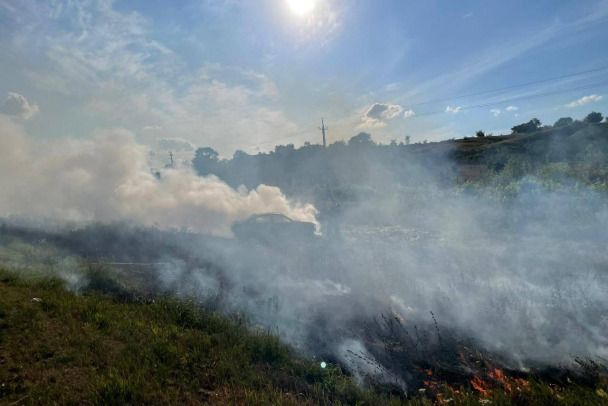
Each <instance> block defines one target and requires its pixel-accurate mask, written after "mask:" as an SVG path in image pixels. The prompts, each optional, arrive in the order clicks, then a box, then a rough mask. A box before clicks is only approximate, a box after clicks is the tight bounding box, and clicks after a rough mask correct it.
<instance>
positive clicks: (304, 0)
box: [287, 0, 317, 16]
mask: <svg viewBox="0 0 608 406" xmlns="http://www.w3.org/2000/svg"><path fill="white" fill-rule="evenodd" d="M316 2H317V0H287V5H289V8H290V9H291V11H292V12H293V13H294V14H297V15H299V16H303V15H306V14H308V13H310V12H311V11H312V10H313V9H314V8H315V3H316Z"/></svg>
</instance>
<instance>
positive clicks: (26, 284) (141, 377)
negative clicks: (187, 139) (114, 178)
mask: <svg viewBox="0 0 608 406" xmlns="http://www.w3.org/2000/svg"><path fill="white" fill-rule="evenodd" d="M33 298H40V299H41V301H35V300H32V299H33ZM0 331H1V336H0V337H1V338H0V365H1V368H0V382H1V386H0V403H3V402H5V403H7V404H10V403H11V402H15V401H19V400H20V403H21V404H53V403H59V404H84V403H87V404H91V403H92V404H142V403H143V404H200V403H206V402H209V403H213V404H234V403H238V404H242V403H247V404H259V405H265V404H318V403H331V404H340V403H355V402H356V401H365V403H368V404H378V403H384V402H383V401H381V399H380V398H379V397H377V396H376V395H375V394H373V393H371V392H365V391H363V390H361V389H359V388H358V387H357V386H356V384H355V383H354V382H353V381H352V380H351V379H350V378H348V377H346V376H345V375H344V374H343V373H342V371H341V369H340V368H339V367H337V366H330V367H329V368H327V369H321V368H320V367H319V366H318V364H317V363H316V362H312V361H306V360H303V359H300V358H298V357H296V356H293V355H292V354H291V352H290V350H289V348H288V347H287V346H285V345H283V344H281V343H280V342H279V341H278V339H277V338H275V337H273V336H272V335H269V334H266V333H255V332H252V331H250V330H248V329H247V328H246V327H245V326H244V325H243V323H240V322H238V321H235V320H229V319H227V318H224V317H221V316H219V315H217V314H214V313H207V312H204V311H202V310H200V309H198V308H197V307H196V306H195V305H194V304H189V303H186V302H183V301H178V300H175V299H171V298H162V299H159V300H157V301H155V302H152V303H147V304H142V303H139V304H137V303H124V302H122V303H121V302H118V301H116V300H114V299H113V298H111V297H109V296H104V295H100V294H90V295H86V296H77V295H74V294H73V293H70V292H67V291H66V290H65V289H64V288H63V287H62V283H61V282H60V281H58V280H54V279H37V280H35V281H25V280H23V279H19V278H17V277H16V276H15V274H13V273H11V272H7V271H6V270H2V271H0Z"/></svg>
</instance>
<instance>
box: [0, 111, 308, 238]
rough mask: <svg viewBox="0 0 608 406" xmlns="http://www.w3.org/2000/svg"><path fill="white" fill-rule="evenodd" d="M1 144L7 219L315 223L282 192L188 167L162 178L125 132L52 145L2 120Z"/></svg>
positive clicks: (1, 207)
mask: <svg viewBox="0 0 608 406" xmlns="http://www.w3.org/2000/svg"><path fill="white" fill-rule="evenodd" d="M0 143H1V145H2V149H1V150H0V216H23V217H34V218H50V219H54V220H66V221H68V220H69V221H121V220H127V219H128V220H131V221H132V220H135V221H139V222H141V223H144V224H148V225H152V224H156V225H159V226H161V227H174V228H181V227H184V226H187V227H188V228H190V229H192V230H193V231H199V232H212V233H214V234H218V235H224V236H228V235H230V225H231V224H232V223H233V222H234V221H236V220H242V219H245V218H247V217H249V216H250V215H252V214H256V213H265V212H273V213H281V214H284V215H286V216H288V217H291V218H292V219H294V220H301V221H309V222H316V220H315V212H316V211H315V209H314V207H313V206H312V205H293V204H292V203H290V202H289V201H288V200H287V198H286V197H285V196H284V195H283V194H282V193H281V191H280V189H278V188H276V187H270V186H266V185H259V186H258V187H257V188H256V189H255V190H250V191H247V190H245V189H244V188H239V189H238V190H235V189H233V188H231V187H230V186H228V185H227V184H226V183H224V182H222V181H221V180H219V179H218V178H217V177H215V176H209V177H204V178H201V177H198V176H197V175H196V174H194V173H193V172H192V171H191V170H190V169H188V168H180V169H169V170H166V171H165V172H163V174H162V176H161V177H160V179H159V178H157V177H156V176H155V175H154V174H153V173H152V171H151V170H150V167H149V166H148V164H147V156H148V152H149V149H148V148H147V147H145V146H142V145H139V144H137V143H136V142H135V138H134V135H133V134H132V133H131V132H129V131H126V130H113V131H107V132H98V133H96V134H94V136H93V137H92V138H91V139H88V140H75V139H60V140H53V142H52V143H51V142H45V141H35V140H32V139H30V138H29V137H28V136H27V134H26V133H25V131H24V129H23V127H22V126H21V125H20V124H18V123H15V122H14V121H13V120H11V119H10V118H8V117H6V116H0Z"/></svg>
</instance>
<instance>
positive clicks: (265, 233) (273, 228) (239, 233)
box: [232, 213, 316, 243]
mask: <svg viewBox="0 0 608 406" xmlns="http://www.w3.org/2000/svg"><path fill="white" fill-rule="evenodd" d="M232 233H233V234H234V236H235V237H236V238H237V239H239V240H245V241H247V240H249V241H251V240H255V241H259V242H266V243H287V242H306V241H313V240H314V239H315V237H316V236H315V225H314V224H313V223H308V222H304V221H296V220H292V219H290V218H289V217H287V216H285V215H283V214H277V213H266V214H255V215H253V216H251V217H249V218H248V219H247V220H244V221H237V222H236V223H234V224H233V225H232Z"/></svg>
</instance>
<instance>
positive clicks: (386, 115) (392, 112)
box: [365, 103, 403, 120]
mask: <svg viewBox="0 0 608 406" xmlns="http://www.w3.org/2000/svg"><path fill="white" fill-rule="evenodd" d="M402 111H403V108H402V107H401V106H399V105H397V104H382V103H374V104H373V105H372V106H371V107H370V108H369V109H368V110H367V112H366V113H365V118H371V119H374V120H390V119H392V118H395V117H397V116H398V115H399V114H401V112H402Z"/></svg>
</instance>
